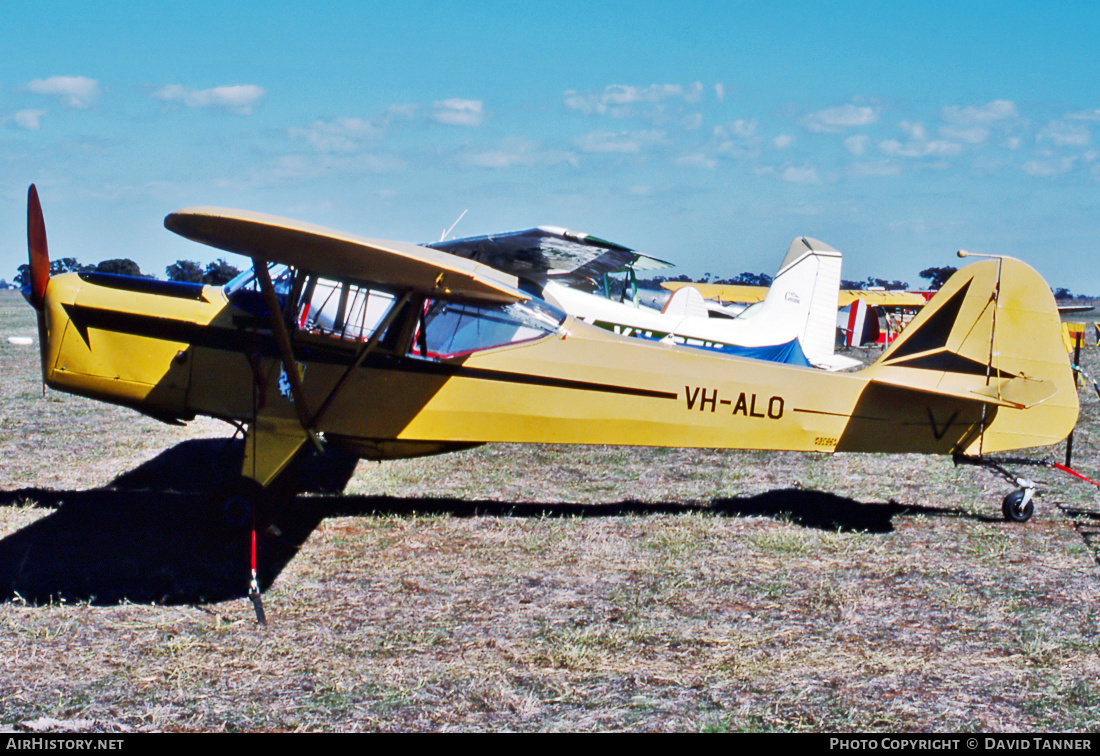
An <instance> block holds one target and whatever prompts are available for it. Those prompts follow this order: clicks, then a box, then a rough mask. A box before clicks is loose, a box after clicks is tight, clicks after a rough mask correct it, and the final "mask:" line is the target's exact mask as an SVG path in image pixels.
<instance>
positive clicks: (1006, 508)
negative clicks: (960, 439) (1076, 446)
mask: <svg viewBox="0 0 1100 756" xmlns="http://www.w3.org/2000/svg"><path fill="white" fill-rule="evenodd" d="M954 461H955V464H956V465H973V466H975V467H984V468H985V469H987V470H990V471H992V472H994V473H996V474H997V475H1000V476H1001V477H1002V478H1004V479H1005V480H1007V481H1008V482H1009V483H1011V484H1013V485H1014V486H1019V488H1017V489H1016V490H1015V491H1013V492H1012V493H1010V494H1009V495H1008V496H1006V497H1004V500H1003V501H1002V502H1001V513H1002V514H1004V517H1005V519H1006V520H1008V521H1009V522H1027V521H1028V520H1030V519H1031V516H1032V515H1033V514H1035V501H1034V500H1035V490H1036V486H1035V483H1034V482H1032V481H1030V480H1028V479H1027V478H1024V477H1021V476H1019V475H1016V474H1015V473H1014V472H1012V471H1011V470H1009V469H1008V468H1006V467H1005V466H1004V465H1006V464H1012V465H1043V466H1046V465H1047V464H1049V463H1047V462H1042V461H1039V460H1034V459H1016V458H1014V459H993V458H991V457H967V456H963V455H961V454H957V455H955V457H954ZM1002 463H1003V464H1002Z"/></svg>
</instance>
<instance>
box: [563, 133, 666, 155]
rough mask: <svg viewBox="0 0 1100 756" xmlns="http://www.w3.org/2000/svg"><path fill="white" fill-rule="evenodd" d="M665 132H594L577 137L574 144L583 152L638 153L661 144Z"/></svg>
mask: <svg viewBox="0 0 1100 756" xmlns="http://www.w3.org/2000/svg"><path fill="white" fill-rule="evenodd" d="M664 137H665V132H663V131H620V132H612V131H592V132H590V133H588V134H585V135H584V136H580V137H577V139H575V140H574V143H575V144H576V145H577V148H578V149H580V150H582V151H583V152H621V153H629V154H632V153H637V152H641V150H642V148H644V147H648V146H650V145H652V144H656V143H658V142H660V141H661V140H662V139H664Z"/></svg>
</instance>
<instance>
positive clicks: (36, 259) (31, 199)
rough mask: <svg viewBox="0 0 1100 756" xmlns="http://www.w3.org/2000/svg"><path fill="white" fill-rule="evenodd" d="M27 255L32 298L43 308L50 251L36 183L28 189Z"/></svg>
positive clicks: (47, 280)
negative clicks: (29, 266)
mask: <svg viewBox="0 0 1100 756" xmlns="http://www.w3.org/2000/svg"><path fill="white" fill-rule="evenodd" d="M27 256H28V257H29V258H30V265H31V291H30V300H31V304H32V305H34V307H35V309H38V310H41V309H42V305H43V304H44V303H45V301H46V285H47V284H48V283H49V281H50V251H49V248H48V247H47V245H46V221H45V219H43V217H42V204H41V203H40V202H39V201H38V190H37V189H35V187H34V184H31V188H30V189H28V190H27Z"/></svg>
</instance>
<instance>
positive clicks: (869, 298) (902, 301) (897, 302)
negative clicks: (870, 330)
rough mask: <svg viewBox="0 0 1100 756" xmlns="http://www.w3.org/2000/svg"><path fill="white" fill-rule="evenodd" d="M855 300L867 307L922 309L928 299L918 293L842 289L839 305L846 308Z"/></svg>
mask: <svg viewBox="0 0 1100 756" xmlns="http://www.w3.org/2000/svg"><path fill="white" fill-rule="evenodd" d="M857 299H862V300H863V301H864V302H866V303H867V304H869V305H879V306H880V307H924V306H925V305H926V304H928V297H926V296H925V295H924V294H921V293H920V292H918V291H894V290H891V291H879V290H878V289H875V290H873V291H864V290H861V289H844V290H842V291H841V292H840V301H839V305H840V306H841V307H847V306H848V305H850V304H851V303H852V302H854V301H856V300H857Z"/></svg>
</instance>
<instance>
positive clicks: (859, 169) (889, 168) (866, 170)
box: [848, 160, 901, 178]
mask: <svg viewBox="0 0 1100 756" xmlns="http://www.w3.org/2000/svg"><path fill="white" fill-rule="evenodd" d="M848 172H849V173H850V174H851V175H852V176H855V177H858V178H863V177H868V176H897V175H898V174H899V173H901V166H900V165H899V164H898V163H896V162H894V161H892V160H872V161H860V162H856V163H852V165H851V167H850V168H849V169H848Z"/></svg>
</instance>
